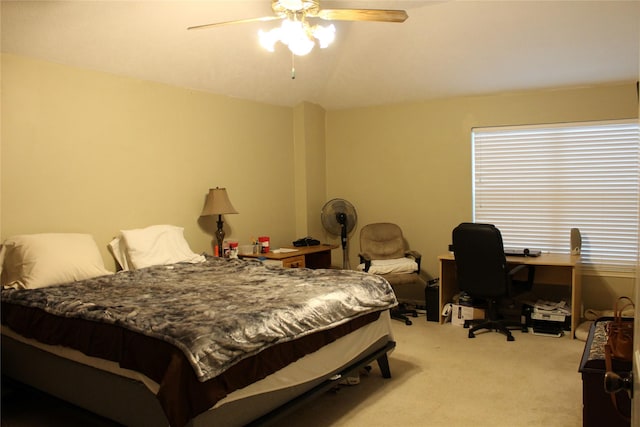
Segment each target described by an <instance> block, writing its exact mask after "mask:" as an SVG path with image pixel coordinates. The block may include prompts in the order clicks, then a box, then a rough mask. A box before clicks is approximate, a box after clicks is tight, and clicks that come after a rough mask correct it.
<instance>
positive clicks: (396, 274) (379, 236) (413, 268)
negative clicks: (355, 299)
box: [358, 222, 426, 325]
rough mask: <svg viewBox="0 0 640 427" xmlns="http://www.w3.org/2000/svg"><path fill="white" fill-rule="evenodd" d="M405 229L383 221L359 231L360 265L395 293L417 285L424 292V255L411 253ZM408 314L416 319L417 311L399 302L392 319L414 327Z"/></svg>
mask: <svg viewBox="0 0 640 427" xmlns="http://www.w3.org/2000/svg"><path fill="white" fill-rule="evenodd" d="M406 246H407V244H406V242H405V240H404V236H403V235H402V229H400V227H399V226H398V225H396V224H392V223H388V222H383V223H375V224H368V225H365V226H364V227H362V229H361V230H360V253H359V254H358V256H359V257H360V264H361V268H362V269H363V271H366V272H369V273H373V274H378V275H380V276H382V277H384V278H385V279H387V280H388V281H389V283H390V284H391V287H392V288H394V290H395V289H396V288H397V287H398V286H406V285H411V284H417V285H419V286H420V287H421V288H422V289H424V287H425V286H426V282H425V281H424V280H423V279H422V277H420V261H421V259H422V255H420V253H418V252H416V251H412V250H408V249H407V247H406ZM407 314H410V315H412V316H413V317H417V316H418V314H417V312H416V311H415V310H412V309H409V308H408V307H407V304H404V303H400V304H399V305H398V306H397V307H396V308H394V309H392V310H391V317H392V318H394V319H397V320H402V321H404V322H405V324H407V325H411V320H409V318H408V317H407Z"/></svg>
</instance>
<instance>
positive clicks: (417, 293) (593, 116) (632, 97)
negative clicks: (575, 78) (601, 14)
mask: <svg viewBox="0 0 640 427" xmlns="http://www.w3.org/2000/svg"><path fill="white" fill-rule="evenodd" d="M637 115H638V106H637V98H636V89H635V83H629V84H620V85H610V86H601V87H593V88H576V89H567V90H555V91H536V92H526V93H515V94H505V95H495V96H482V97H463V98H453V99H442V100H434V101H425V102H420V103H410V104H400V105H387V106H380V107H371V108H356V109H346V110H336V111H329V112H327V142H326V147H327V148H326V150H327V165H328V173H327V192H328V198H331V197H343V198H346V199H347V200H349V201H350V202H351V203H353V204H354V205H355V207H356V209H357V210H358V228H357V229H356V231H355V233H354V234H353V236H352V238H351V240H350V245H351V248H350V249H351V250H350V257H351V264H352V265H355V264H356V263H357V251H358V232H359V229H360V227H362V226H363V225H365V224H367V223H371V222H378V221H390V222H396V223H398V224H399V225H400V226H401V227H402V228H403V230H404V233H405V235H406V238H407V240H408V242H409V244H410V246H411V247H412V248H413V249H416V250H418V251H420V252H422V254H423V263H422V266H423V268H422V269H423V272H424V273H425V275H426V276H428V277H429V278H431V277H437V276H438V264H437V256H438V255H439V254H441V253H444V252H446V251H447V248H448V244H449V243H451V230H452V229H453V228H454V227H455V226H456V225H457V224H458V223H460V222H463V221H469V220H471V219H472V182H471V167H472V166H471V138H470V132H471V129H472V128H473V127H480V126H499V125H519V124H531V123H553V122H564V121H582V120H604V119H619V118H630V117H637ZM568 242H569V231H568V230H567V245H568V244H569V243H568ZM334 252H338V251H334ZM336 255H338V254H336V253H334V263H335V262H336V261H335V256H336ZM583 283H584V298H583V299H584V303H585V306H586V307H593V308H596V306H597V308H603V307H600V306H601V305H604V307H610V305H609V301H611V298H613V295H614V294H615V293H618V292H619V293H627V292H628V291H630V290H632V289H633V281H632V280H631V279H628V278H627V279H619V278H603V277H592V278H589V277H585V279H584V281H583ZM400 292H402V291H400ZM409 293H410V297H413V298H416V299H420V298H422V297H423V294H422V290H420V289H413V290H411V291H410V292H409ZM627 294H628V293H627ZM407 296H409V295H407ZM603 297H604V299H603Z"/></svg>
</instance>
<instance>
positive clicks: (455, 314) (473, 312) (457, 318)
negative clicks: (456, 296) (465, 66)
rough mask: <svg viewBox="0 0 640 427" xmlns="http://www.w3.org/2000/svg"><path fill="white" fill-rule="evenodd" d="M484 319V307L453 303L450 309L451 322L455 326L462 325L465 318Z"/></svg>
mask: <svg viewBox="0 0 640 427" xmlns="http://www.w3.org/2000/svg"><path fill="white" fill-rule="evenodd" d="M473 319H484V309H482V308H476V307H469V306H466V305H459V304H453V307H452V309H451V323H452V324H454V325H456V326H464V321H465V320H473Z"/></svg>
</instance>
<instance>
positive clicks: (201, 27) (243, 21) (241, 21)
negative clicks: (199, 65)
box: [187, 16, 282, 30]
mask: <svg viewBox="0 0 640 427" xmlns="http://www.w3.org/2000/svg"><path fill="white" fill-rule="evenodd" d="M276 19H282V18H281V17H279V16H263V17H260V18H248V19H238V20H236V21H225V22H215V23H213V24H203V25H194V26H192V27H188V28H187V30H205V29H207V28H211V27H219V26H221V25H230V24H246V23H248V22H267V21H275V20H276Z"/></svg>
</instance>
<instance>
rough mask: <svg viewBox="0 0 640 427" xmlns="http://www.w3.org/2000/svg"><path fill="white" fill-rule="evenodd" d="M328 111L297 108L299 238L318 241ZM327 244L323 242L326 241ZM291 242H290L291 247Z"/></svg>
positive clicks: (304, 105) (306, 106)
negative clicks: (326, 112) (308, 237)
mask: <svg viewBox="0 0 640 427" xmlns="http://www.w3.org/2000/svg"><path fill="white" fill-rule="evenodd" d="M324 127H325V111H324V109H323V108H322V107H320V106H319V105H316V104H311V103H308V102H304V103H301V104H300V105H298V106H296V107H295V108H294V135H295V136H294V140H295V142H294V146H295V149H294V163H295V165H294V168H295V171H296V172H295V173H296V192H295V194H296V235H297V236H298V237H304V236H307V235H311V236H314V237H316V238H319V236H321V235H322V232H323V229H322V226H321V224H320V221H319V218H320V210H321V209H322V206H323V204H324V202H325V201H326V200H325V194H326V162H325V128H324ZM323 241H324V240H323ZM290 243H291V242H289V244H290Z"/></svg>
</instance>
